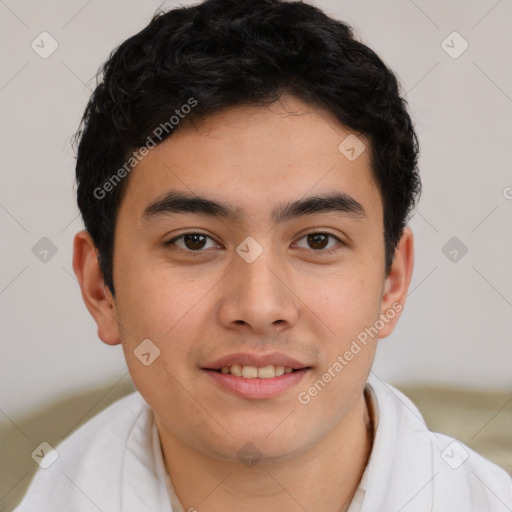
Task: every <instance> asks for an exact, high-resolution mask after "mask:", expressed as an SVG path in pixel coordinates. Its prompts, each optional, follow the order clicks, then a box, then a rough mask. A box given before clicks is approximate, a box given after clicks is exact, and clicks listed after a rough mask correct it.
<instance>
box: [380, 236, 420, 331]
mask: <svg viewBox="0 0 512 512" xmlns="http://www.w3.org/2000/svg"><path fill="white" fill-rule="evenodd" d="M413 267H414V235H413V233H412V230H411V228H409V227H408V226H406V227H405V228H404V231H403V234H402V237H401V238H400V241H399V242H398V245H397V247H396V249H395V255H394V258H393V263H392V265H391V270H390V272H389V274H388V276H387V277H386V281H385V283H384V291H383V296H382V302H381V317H385V318H386V319H387V320H388V321H387V322H386V323H385V326H384V328H383V329H382V330H381V331H380V333H379V338H385V337H386V336H389V335H390V334H391V333H392V332H393V330H394V328H395V326H396V324H397V322H398V318H399V317H400V314H401V312H402V310H403V306H404V304H405V300H406V297H407V291H408V290H409V285H410V282H411V277H412V270H413Z"/></svg>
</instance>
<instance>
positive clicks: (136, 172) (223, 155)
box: [121, 96, 381, 216]
mask: <svg viewBox="0 0 512 512" xmlns="http://www.w3.org/2000/svg"><path fill="white" fill-rule="evenodd" d="M185 121H186V120H185ZM347 150H348V152H347ZM370 150H371V148H370V145H369V143H368V142H367V141H366V140H365V139H364V138H363V137H361V136H360V135H358V134H355V133H354V132H352V131H351V130H349V129H348V128H346V127H345V126H343V125H342V124H341V123H339V121H338V120H337V119H335V118H334V116H333V115H332V114H330V113H329V112H327V111H325V110H323V109H321V108H319V107H315V106H312V105H308V104H306V103H304V102H303V101H302V100H300V99H298V98H295V97H293V96H285V97H283V98H281V100H280V101H278V102H276V103H273V104H272V105H268V106H262V107H254V106H247V105H243V106H238V107H232V108H229V109H225V110H223V111H221V112H219V113H217V114H214V115H212V116H210V117H208V118H206V119H204V120H203V121H201V122H194V123H185V124H183V127H182V128H180V130H178V131H176V132H175V133H173V134H172V135H171V136H170V137H169V138H167V139H166V140H165V141H164V142H162V143H161V144H159V145H158V146H156V147H155V148H154V149H151V150H150V151H149V152H148V154H147V156H145V157H144V158H143V159H142V160H141V161H140V162H139V163H138V164H137V166H136V167H135V168H134V169H133V171H132V172H131V174H130V176H129V181H128V183H127V189H126V192H125V199H124V200H123V204H122V205H121V210H122V209H123V208H125V203H126V202H129V204H130V212H131V213H132V214H135V212H138V215H139V216H141V215H142V213H143V211H144V209H145V208H146V207H147V205H148V204H150V203H151V202H152V201H154V200H155V199H156V198H158V197H159V196H162V194H165V193H166V192H168V191H170V190H177V191H182V192H185V193H187V194H189V195H198V196H201V197H210V198H212V199H218V200H224V201H225V200H228V199H229V202H230V203H231V204H235V205H236V206H237V208H238V210H239V211H240V212H241V213H243V212H244V211H246V210H251V211H252V213H255V212H257V211H258V210H259V209H261V210H262V212H263V211H267V212H268V211H269V205H270V204H271V203H272V204H277V203H282V202H286V201H294V200H297V199H299V198H300V197H303V196H306V195H308V194H309V195H312V194H326V193H331V192H332V191H339V192H342V193H345V194H348V195H350V196H351V197H354V199H356V200H357V201H358V202H360V203H362V204H366V206H365V209H367V210H370V213H371V210H372V209H376V210H377V214H378V213H379V211H378V210H380V209H381V201H380V195H379V193H378V190H377V187H376V184H375V181H374V179H373V173H372V170H371V151H370ZM354 155H355V156H357V158H354ZM376 207H377V208H376Z"/></svg>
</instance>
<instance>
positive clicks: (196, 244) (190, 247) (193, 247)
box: [166, 233, 217, 252]
mask: <svg viewBox="0 0 512 512" xmlns="http://www.w3.org/2000/svg"><path fill="white" fill-rule="evenodd" d="M208 242H210V244H211V245H210V246H208ZM166 245H176V246H177V247H179V248H180V249H183V250H184V251H191V252H199V251H200V250H201V249H211V248H214V247H217V243H216V242H215V240H213V238H211V237H209V236H208V235H204V234H203V233H184V234H183V235H180V236H177V237H175V238H173V239H172V240H169V241H168V242H167V243H166Z"/></svg>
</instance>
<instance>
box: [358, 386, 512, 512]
mask: <svg viewBox="0 0 512 512" xmlns="http://www.w3.org/2000/svg"><path fill="white" fill-rule="evenodd" d="M368 384H369V388H370V391H371V392H372V393H373V400H374V402H375V403H376V408H377V410H378V413H377V416H378V423H377V429H376V436H375V441H374V447H373V451H372V455H371V457H370V462H369V466H371V474H369V480H368V487H369V490H370V491H371V494H372V495H373V496H376V497H377V496H378V497H379V498H378V499H379V500H380V502H379V505H382V504H386V505H387V504H389V505H391V504H392V506H397V507H398V508H400V507H402V506H403V507H405V508H403V512H409V511H415V510H420V509H421V507H427V508H426V509H427V510H433V511H453V510H478V511H479V512H485V511H488V512H490V511H493V512H498V511H502V510H503V511H506V510H508V511H510V510H511V509H512V478H511V477H510V475H508V474H507V473H506V472H505V471H504V470H503V469H501V468H500V467H498V466H497V465H495V464H493V463H492V462H490V461H488V460H486V459H485V458H484V457H482V456H481V455H479V454H477V453H476V452H475V451H473V450H472V449H470V448H469V447H468V446H466V445H465V444H463V443H462V442H460V441H457V440H455V439H453V438H451V437H449V436H446V435H444V434H439V433H436V432H431V431H430V430H429V429H428V427H427V426H426V424H425V421H424V420H423V417H422V415H421V413H420V412H419V410H418V409H417V407H416V406H415V405H414V404H413V403H412V402H411V400H409V398H407V397H406V396H405V395H404V394H403V393H401V392H400V391H398V390H397V389H396V388H394V387H393V386H391V385H389V384H387V383H386V382H384V381H382V380H380V379H379V378H377V377H376V376H372V377H371V378H370V379H369V381H368ZM382 482H384V484H383V483H382ZM416 493H417V494H416ZM409 494H410V497H411V502H407V500H406V498H407V496H408V495H409ZM413 496H414V499H412V497H413ZM372 505H373V503H372ZM418 507H419V508H418Z"/></svg>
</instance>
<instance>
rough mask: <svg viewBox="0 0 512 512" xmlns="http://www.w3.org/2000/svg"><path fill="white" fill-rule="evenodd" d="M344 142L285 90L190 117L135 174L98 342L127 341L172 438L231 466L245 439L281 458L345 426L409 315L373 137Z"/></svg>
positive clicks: (133, 366) (134, 367)
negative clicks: (393, 280) (388, 256)
mask: <svg viewBox="0 0 512 512" xmlns="http://www.w3.org/2000/svg"><path fill="white" fill-rule="evenodd" d="M350 135H351V136H352V137H353V136H355V135H356V134H354V133H352V132H351V131H350V130H348V129H346V128H345V127H343V126H342V125H340V124H339V122H337V121H336V120H335V119H334V118H332V117H331V115H330V114H329V113H327V112H326V111H323V110H321V109H319V108H317V107H313V106H308V105H307V104H305V103H303V102H302V101H300V100H299V99H297V98H295V97H292V96H286V97H283V98H282V99H281V100H280V101H279V102H277V103H275V104H273V105H272V106H270V107H248V106H244V107H236V108H231V109H228V110H225V111H223V112H221V113H219V114H217V115H214V116H212V117H210V118H208V119H207V120H205V121H203V122H202V123H201V124H196V126H192V125H188V126H185V125H184V128H183V129H182V130H181V131H178V132H176V133H175V134H173V135H172V136H171V137H170V138H169V139H167V140H166V141H165V142H163V143H162V144H160V145H159V146H157V147H156V148H154V149H152V150H151V151H150V152H149V154H148V155H147V156H146V157H145V158H144V159H143V160H142V161H141V162H140V163H139V164H138V165H137V166H136V167H135V169H134V170H133V171H132V173H131V175H130V177H129V182H128V183H127V188H126V191H125V195H124V198H123V200H122V203H121V206H120V210H119V215H118V221H117V226H116V237H115V246H114V283H115V290H116V297H115V302H114V301H112V312H113V318H114V319H115V323H116V326H118V334H115V335H114V334H112V335H111V334H105V333H106V332H107V331H108V332H109V333H112V332H113V329H111V330H108V329H105V330H104V331H103V335H102V330H101V328H100V336H101V337H102V338H103V339H104V341H106V342H109V343H115V342H116V341H118V340H117V339H115V338H116V336H119V339H120V340H121V342H122V345H123V349H124V352H125V356H126V360H127V364H128V367H129V369H130V373H131V376H132V379H133V382H134V383H135V385H136V387H137V388H138V390H139V391H140V393H141V394H142V395H143V397H144V398H145V399H146V401H147V402H148V404H149V405H150V406H151V407H152V409H153V410H154V411H155V414H156V417H157V422H158V427H159V429H160V431H161V434H162V435H164V436H170V437H172V438H173V439H176V440H179V441H180V442H181V443H184V444H186V445H188V446H191V447H193V448H194V449H196V450H199V451H200V452H202V453H204V454H207V455H210V456H213V457H217V458H222V459H233V460H235V459H236V458H237V452H239V450H240V449H241V448H242V447H243V446H244V445H246V443H253V444H254V445H255V446H257V447H258V450H259V451H260V452H261V454H262V455H263V457H264V458H268V459H280V458H281V459H285V458H287V457H290V456H293V455H297V454H300V453H301V452H304V451H306V450H308V449H310V448H311V447H312V446H314V445H315V444H316V443H319V442H320V441H321V440H322V439H325V438H326V437H327V436H329V435H330V434H331V433H332V432H334V431H336V429H339V428H340V426H341V425H343V423H344V422H347V421H349V418H350V416H351V414H353V411H354V410H355V408H356V407H357V404H358V403H359V402H360V400H361V396H362V391H363V389H364V385H365V382H366V379H367V376H368V373H369V370H370V366H371V363H372V360H373V356H374V352H375V347H376V342H377V338H378V337H383V336H385V335H387V334H389V332H390V330H392V328H393V326H394V324H395V322H396V318H397V317H398V309H400V308H398V307H394V308H393V306H392V302H393V300H392V296H391V294H390V292H389V290H390V289H391V288H392V287H391V285H390V283H389V279H390V278H389V276H388V277H386V275H385V269H384V237H383V207H382V200H381V197H380V193H379V190H378V188H377V185H376V183H375V181H374V178H373V177H372V173H371V164H370V146H369V144H367V143H366V146H365V150H364V151H363V152H362V153H361V154H360V155H359V156H358V157H357V158H356V159H355V160H354V159H353V158H351V159H349V158H347V156H346V154H347V153H346V152H345V154H344V153H343V152H341V151H340V149H339V146H340V143H342V141H344V140H345V139H346V137H348V136H350ZM358 137H359V143H361V142H363V143H364V142H366V141H364V139H363V138H362V137H360V136H358ZM348 140H349V141H350V140H351V139H348ZM354 140H355V139H354ZM342 147H344V146H343V145H342ZM348 154H349V155H350V156H352V155H351V153H350V150H349V153H348ZM198 198H201V200H199V199H198ZM391 309H394V310H395V311H394V313H396V314H393V316H392V318H390V316H391V315H390V314H389V311H390V310H391ZM381 315H386V319H387V321H386V322H382V321H381V322H378V321H379V319H381V320H382V318H383V317H382V316H381ZM112 322H114V320H112ZM376 323H377V328H380V330H381V332H380V334H377V335H376V334H374V331H371V332H372V333H373V335H368V331H365V329H368V328H370V327H372V326H373V329H374V330H375V325H376ZM364 332H366V340H365V343H363V342H362V341H361V340H362V339H364V338H365V336H364V334H362V333H364ZM358 336H359V338H358ZM107 338H108V339H107ZM143 340H151V342H147V341H146V342H144V343H145V345H140V344H141V342H143ZM354 342H355V343H356V345H354ZM356 346H357V347H359V350H357V348H356ZM158 351H159V355H158ZM141 353H143V354H145V355H144V356H142V357H141V358H140V359H139V358H138V357H137V356H136V354H138V355H139V357H140V356H141ZM147 354H149V355H147ZM350 354H351V356H350ZM156 355H158V357H156V359H154V360H153V358H154V357H155V356H156ZM141 359H142V360H143V361H144V362H145V363H150V364H147V365H146V364H143V362H141ZM340 367H341V368H340ZM258 372H259V376H258V377H257V376H256V375H258ZM283 372H284V373H283ZM240 373H242V376H240ZM265 377H268V378H265ZM319 381H320V382H319ZM315 383H316V384H315ZM315 390H316V391H315Z"/></svg>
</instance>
